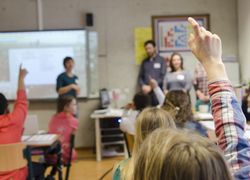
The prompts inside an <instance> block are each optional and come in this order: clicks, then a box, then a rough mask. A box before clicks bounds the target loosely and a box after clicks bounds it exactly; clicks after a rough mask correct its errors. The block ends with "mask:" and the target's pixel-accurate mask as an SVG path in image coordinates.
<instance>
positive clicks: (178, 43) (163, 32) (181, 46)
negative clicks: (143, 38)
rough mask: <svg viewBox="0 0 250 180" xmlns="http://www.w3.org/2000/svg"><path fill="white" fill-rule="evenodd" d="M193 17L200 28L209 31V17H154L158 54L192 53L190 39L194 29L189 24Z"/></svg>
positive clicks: (153, 26) (154, 37)
mask: <svg viewBox="0 0 250 180" xmlns="http://www.w3.org/2000/svg"><path fill="white" fill-rule="evenodd" d="M188 17H193V18H194V19H195V20H196V21H197V22H198V24H199V25H200V26H202V27H204V28H206V29H207V30H209V15H208V14H206V15H187V16H157V17H156V16H153V17H152V30H153V39H154V41H155V42H156V46H157V50H158V53H159V54H161V53H169V52H171V53H174V52H179V53H180V52H191V51H190V48H189V47H188V39H189V36H190V34H191V33H193V29H192V27H191V25H190V24H189V22H188Z"/></svg>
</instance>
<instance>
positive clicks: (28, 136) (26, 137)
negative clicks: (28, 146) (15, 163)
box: [21, 135, 31, 142]
mask: <svg viewBox="0 0 250 180" xmlns="http://www.w3.org/2000/svg"><path fill="white" fill-rule="evenodd" d="M30 137H31V136H30V135H23V136H22V138H21V140H22V142H23V141H25V140H27V139H28V138H30Z"/></svg>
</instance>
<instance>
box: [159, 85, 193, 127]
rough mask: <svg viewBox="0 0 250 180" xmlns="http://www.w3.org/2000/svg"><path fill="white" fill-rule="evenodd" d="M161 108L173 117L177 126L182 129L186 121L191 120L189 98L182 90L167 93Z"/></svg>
mask: <svg viewBox="0 0 250 180" xmlns="http://www.w3.org/2000/svg"><path fill="white" fill-rule="evenodd" d="M161 108H162V109H163V110H165V111H167V112H168V113H169V114H170V115H171V116H172V117H173V119H174V121H175V123H176V125H177V126H181V127H184V126H185V125H186V123H187V122H188V121H192V120H193V111H192V106H191V103H190V99H189V96H188V95H187V93H185V92H183V91H182V90H173V91H170V92H168V93H167V95H166V97H165V101H164V103H163V106H162V107H161Z"/></svg>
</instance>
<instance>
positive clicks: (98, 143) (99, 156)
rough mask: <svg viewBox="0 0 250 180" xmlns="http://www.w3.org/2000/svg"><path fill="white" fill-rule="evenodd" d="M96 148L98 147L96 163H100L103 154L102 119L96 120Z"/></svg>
mask: <svg viewBox="0 0 250 180" xmlns="http://www.w3.org/2000/svg"><path fill="white" fill-rule="evenodd" d="M95 138H96V140H95V146H96V161H98V162H100V161H101V160H102V154H101V133H100V119H99V118H96V119H95Z"/></svg>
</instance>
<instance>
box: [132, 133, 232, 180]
mask: <svg viewBox="0 0 250 180" xmlns="http://www.w3.org/2000/svg"><path fill="white" fill-rule="evenodd" d="M132 179H135V180H170V179H171V180H222V179H226V180H233V179H234V178H233V177H232V176H231V174H230V171H229V168H228V165H227V162H226V160H225V158H224V156H223V155H222V153H221V150H220V149H219V148H218V147H217V146H216V145H215V144H214V143H212V142H211V141H210V140H208V139H206V138H204V137H201V136H199V135H197V134H195V133H194V132H192V131H190V130H183V131H180V130H172V129H158V130H156V131H154V132H153V133H151V134H150V135H149V136H148V137H147V139H146V140H144V142H143V144H142V145H141V148H140V151H139V152H138V155H137V156H136V157H135V165H134V174H133V178H132Z"/></svg>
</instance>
